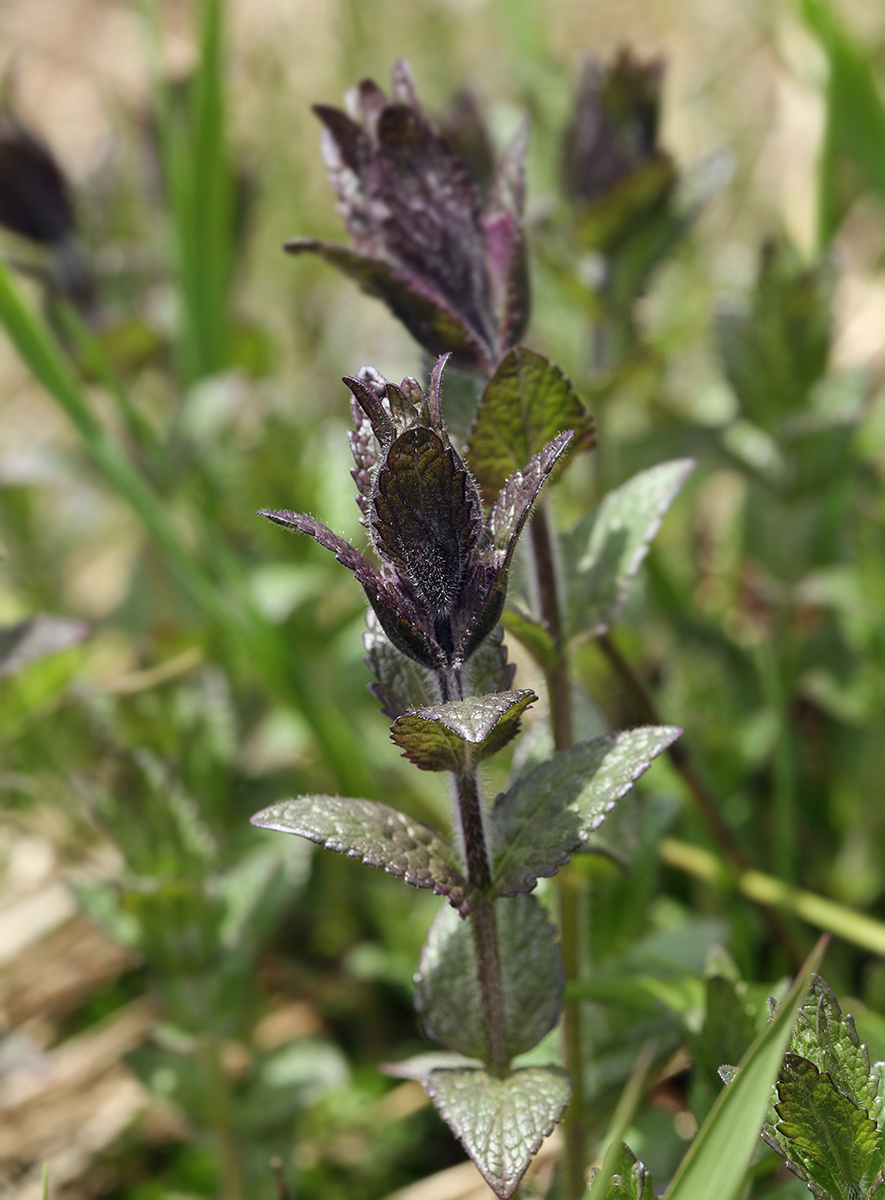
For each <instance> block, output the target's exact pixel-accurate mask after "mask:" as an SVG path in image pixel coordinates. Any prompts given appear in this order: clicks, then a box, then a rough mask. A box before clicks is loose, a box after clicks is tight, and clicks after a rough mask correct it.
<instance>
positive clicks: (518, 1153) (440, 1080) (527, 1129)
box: [424, 1067, 571, 1200]
mask: <svg viewBox="0 0 885 1200" xmlns="http://www.w3.org/2000/svg"><path fill="white" fill-rule="evenodd" d="M424 1086H425V1088H426V1089H427V1092H428V1094H429V1095H430V1098H431V1099H432V1100H433V1103H434V1104H435V1105H436V1107H437V1108H438V1109H439V1113H440V1116H441V1117H442V1118H443V1120H444V1121H445V1122H446V1123H447V1124H448V1125H449V1126H450V1127H451V1129H452V1130H453V1131H454V1133H455V1135H456V1136H457V1137H458V1138H460V1139H461V1144H462V1145H463V1146H464V1149H465V1150H466V1151H467V1153H468V1154H469V1155H470V1157H471V1158H472V1159H473V1161H474V1162H475V1163H476V1165H477V1167H479V1170H480V1173H481V1174H482V1176H483V1178H484V1179H485V1181H486V1182H487V1183H488V1185H489V1187H490V1188H491V1189H492V1191H493V1192H495V1194H496V1195H497V1196H500V1197H501V1200H507V1197H509V1196H512V1195H513V1193H514V1192H515V1191H516V1189H517V1187H518V1186H519V1181H520V1179H522V1177H523V1175H524V1174H525V1171H526V1168H527V1167H528V1165H529V1163H530V1162H531V1161H532V1158H533V1157H534V1155H535V1153H536V1152H537V1150H538V1148H539V1147H540V1145H541V1143H542V1142H543V1140H544V1138H545V1137H546V1136H547V1134H549V1133H551V1132H552V1130H553V1126H554V1125H555V1124H556V1122H557V1121H558V1120H559V1119H560V1117H561V1116H562V1114H563V1112H564V1110H565V1106H566V1104H567V1103H568V1099H569V1095H570V1093H571V1082H570V1080H569V1077H568V1076H567V1075H566V1073H565V1071H562V1070H560V1068H558V1067H526V1068H523V1069H522V1070H519V1071H514V1072H512V1073H511V1074H509V1075H506V1076H505V1077H504V1078H503V1079H501V1078H499V1077H498V1076H496V1075H492V1074H491V1073H490V1072H489V1071H486V1070H484V1069H482V1068H474V1069H473V1070H469V1069H467V1068H463V1067H462V1068H460V1069H457V1070H437V1071H431V1072H430V1074H429V1075H428V1076H427V1078H426V1081H425V1084H424Z"/></svg>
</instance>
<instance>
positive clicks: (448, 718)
mask: <svg viewBox="0 0 885 1200" xmlns="http://www.w3.org/2000/svg"><path fill="white" fill-rule="evenodd" d="M537 699H538V697H537V696H536V695H535V693H534V692H531V691H521V692H498V693H493V694H492V695H489V696H474V697H471V698H470V699H468V700H452V701H450V702H449V703H448V704H437V705H434V706H430V707H426V708H420V709H418V710H417V711H415V712H410V713H406V714H405V716H402V717H400V718H399V719H398V720H397V721H396V722H395V724H394V726H393V728H392V729H391V731H390V736H391V738H392V739H393V741H394V742H396V744H397V745H398V746H400V747H401V748H402V750H403V751H404V755H405V757H406V758H408V759H409V761H410V762H413V763H414V764H415V765H416V766H417V767H420V768H421V770H422V771H457V772H460V771H464V770H466V769H468V768H469V767H470V766H471V765H472V764H474V763H479V762H482V760H483V759H484V758H488V757H489V755H491V754H495V753H496V752H497V751H498V750H500V749H501V747H502V746H506V745H507V743H508V742H509V741H510V740H511V738H513V737H515V736H516V733H517V731H518V730H519V721H520V717H521V716H522V714H523V713H524V712H525V710H526V708H528V706H529V705H530V704H533V703H534V702H535V701H536V700H537Z"/></svg>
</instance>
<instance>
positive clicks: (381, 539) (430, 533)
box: [262, 359, 572, 673]
mask: <svg viewBox="0 0 885 1200" xmlns="http://www.w3.org/2000/svg"><path fill="white" fill-rule="evenodd" d="M444 364H445V359H440V361H439V362H438V363H437V364H436V367H435V368H434V371H433V376H432V378H431V381H430V388H429V390H428V392H427V394H425V393H424V391H423V389H422V388H421V386H420V385H419V384H418V382H417V381H416V380H414V379H408V378H407V379H404V380H403V382H402V383H401V384H400V386H399V387H396V386H395V385H394V384H392V383H388V382H387V381H386V380H385V379H383V377H382V376H380V375H379V374H378V372H376V371H374V370H372V369H371V368H370V369H364V370H363V371H362V372H361V373H360V377H358V378H354V379H346V380H345V383H346V384H347V385H348V387H349V388H350V389H351V392H352V394H353V401H352V409H353V416H354V426H355V427H354V430H353V432H352V433H351V434H350V446H351V451H352V453H353V459H354V464H355V466H354V469H353V472H352V474H353V478H354V481H355V482H356V485H357V503H358V504H359V506H360V510H361V512H362V514H363V521H364V523H365V525H366V527H367V529H368V532H369V536H370V538H371V541H372V546H373V548H374V550H375V552H376V554H377V556H378V558H379V560H380V562H381V566H380V569H379V568H377V567H375V566H374V565H373V564H372V563H371V562H370V561H369V560H368V559H367V558H366V557H365V556H364V555H362V554H361V553H360V552H359V551H358V550H355V549H354V548H353V546H351V545H350V544H349V543H348V542H346V541H344V539H343V538H340V537H338V536H337V535H336V534H334V533H333V532H332V531H331V530H330V529H327V528H326V526H325V525H321V524H320V523H319V522H318V521H316V520H314V518H313V517H309V516H306V515H304V514H303V513H293V512H287V511H273V510H267V509H263V510H262V515H263V516H266V517H268V518H269V519H270V520H272V521H275V522H276V523H277V524H279V525H285V526H288V527H289V528H291V529H298V530H300V531H301V532H302V533H308V534H310V536H311V537H313V538H315V539H316V541H318V542H319V543H320V544H321V545H323V546H325V547H326V548H327V549H329V550H331V551H333V553H334V554H335V556H336V557H337V558H338V560H339V562H341V563H343V564H344V565H345V566H346V567H348V568H349V569H350V570H351V571H353V573H354V575H355V576H356V578H357V579H358V580H359V582H360V583H361V584H362V585H363V588H364V589H365V592H366V595H367V596H368V598H369V603H370V604H371V605H372V608H373V609H374V611H375V614H376V616H377V618H378V621H379V623H380V625H381V628H382V629H383V630H384V632H385V634H386V635H387V637H388V638H389V640H390V641H391V643H392V644H393V645H394V646H395V647H396V648H397V649H398V650H399V651H400V652H401V653H402V654H404V655H406V656H407V657H408V658H410V659H412V660H413V661H414V662H417V663H419V664H420V665H421V666H422V667H426V668H429V669H431V670H433V671H436V672H442V673H446V672H452V671H458V670H460V668H461V667H462V666H463V664H464V663H465V662H466V661H467V660H468V659H469V658H470V656H471V655H472V654H473V653H474V652H475V651H476V650H477V649H478V648H479V646H480V645H481V643H482V642H483V641H484V639H485V638H486V637H488V635H489V634H490V633H491V632H492V631H493V630H494V628H495V626H496V625H497V624H498V621H499V619H500V617H501V612H502V610H503V607H504V598H505V595H506V591H507V576H508V572H509V570H510V563H511V560H512V557H513V552H514V549H515V547H516V540H517V538H518V536H519V534H520V531H521V530H522V527H523V525H524V524H525V521H526V519H527V517H528V514H529V511H530V509H531V506H532V504H533V503H534V500H535V498H536V497H537V495H538V492H539V491H540V490H541V487H542V485H543V483H544V481H545V479H546V478H547V476H548V475H549V474H550V471H551V470H552V469H553V466H554V464H555V463H556V461H557V460H558V458H559V457H560V455H561V454H562V453H563V451H564V450H565V448H566V446H567V444H568V442H569V440H570V438H571V436H572V435H571V433H570V432H569V433H563V434H560V436H559V437H557V438H555V439H554V441H552V442H551V443H550V444H549V445H548V446H545V447H544V449H543V450H542V451H541V452H540V453H539V454H536V455H535V456H534V458H532V459H531V461H530V462H529V463H528V465H527V466H526V467H525V468H524V470H522V471H516V472H514V473H513V475H511V476H510V478H509V479H508V480H507V482H506V484H505V485H504V487H503V488H502V490H501V492H500V494H499V496H498V498H497V500H496V501H495V503H494V504H493V506H492V508H491V511H490V512H489V513H488V515H487V516H485V517H484V515H483V510H482V503H481V500H480V494H479V490H478V488H477V486H476V484H475V483H474V481H473V478H472V476H471V475H470V473H469V471H468V470H467V468H466V466H465V465H464V463H463V462H462V461H461V458H460V456H459V455H458V453H457V451H456V450H455V449H454V447H453V446H452V444H451V442H450V441H449V437H448V434H447V433H446V431H445V428H444V427H443V424H442V419H441V416H440V398H439V385H440V376H441V374H442V368H443V366H444Z"/></svg>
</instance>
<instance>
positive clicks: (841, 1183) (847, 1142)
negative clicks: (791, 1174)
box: [775, 1053, 883, 1200]
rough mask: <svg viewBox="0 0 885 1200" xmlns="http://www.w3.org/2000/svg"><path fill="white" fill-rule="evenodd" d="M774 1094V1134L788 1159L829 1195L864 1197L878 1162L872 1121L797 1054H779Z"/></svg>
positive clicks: (878, 1143)
mask: <svg viewBox="0 0 885 1200" xmlns="http://www.w3.org/2000/svg"><path fill="white" fill-rule="evenodd" d="M777 1094H778V1103H777V1104H776V1106H775V1107H776V1110H777V1115H778V1117H779V1121H778V1124H777V1133H778V1134H779V1135H780V1136H779V1141H780V1142H781V1144H782V1145H783V1146H784V1148H785V1150H786V1153H787V1156H788V1158H789V1159H792V1160H795V1161H796V1162H798V1163H799V1165H800V1166H801V1167H803V1168H804V1170H805V1171H806V1172H807V1174H808V1176H809V1178H810V1179H811V1180H813V1181H814V1182H815V1183H817V1184H818V1185H819V1186H820V1187H822V1188H824V1189H825V1191H826V1192H827V1193H828V1194H829V1195H830V1196H831V1197H834V1198H836V1197H840V1198H841V1197H845V1198H846V1200H853V1198H854V1197H858V1198H862V1197H864V1196H865V1195H866V1194H867V1188H868V1187H869V1185H870V1184H871V1183H872V1181H873V1179H874V1178H875V1176H876V1174H877V1172H878V1171H879V1168H880V1167H881V1166H882V1157H883V1146H882V1133H881V1130H879V1129H878V1127H877V1126H876V1122H875V1121H873V1120H872V1119H871V1118H870V1117H868V1116H867V1114H866V1113H865V1112H864V1111H863V1109H861V1108H858V1106H857V1105H856V1104H855V1103H854V1101H853V1100H850V1099H849V1098H848V1096H846V1095H844V1093H842V1092H840V1091H837V1089H836V1087H835V1086H834V1084H833V1081H832V1079H831V1078H830V1077H829V1075H828V1074H827V1073H826V1072H820V1071H819V1070H818V1069H817V1067H816V1066H815V1065H814V1063H812V1062H809V1061H808V1059H807V1058H802V1057H801V1055H798V1054H793V1053H787V1054H786V1055H785V1057H784V1063H783V1067H782V1068H781V1074H780V1078H779V1079H778V1082H777Z"/></svg>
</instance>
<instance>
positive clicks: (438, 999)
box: [415, 896, 565, 1061]
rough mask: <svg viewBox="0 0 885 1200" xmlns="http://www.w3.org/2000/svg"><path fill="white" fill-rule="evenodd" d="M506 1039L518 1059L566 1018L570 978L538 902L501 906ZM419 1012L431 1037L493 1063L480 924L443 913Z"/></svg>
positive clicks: (424, 962) (429, 947)
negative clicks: (476, 931) (479, 955)
mask: <svg viewBox="0 0 885 1200" xmlns="http://www.w3.org/2000/svg"><path fill="white" fill-rule="evenodd" d="M495 917H496V921H497V932H498V946H499V950H500V969H501V987H502V990H503V993H504V1020H505V1024H504V1037H505V1042H506V1047H507V1053H508V1055H509V1056H510V1057H511V1058H513V1057H515V1056H516V1055H517V1054H524V1053H525V1052H526V1051H527V1050H531V1048H532V1046H535V1045H537V1043H538V1042H539V1041H540V1040H541V1038H542V1037H543V1036H544V1035H545V1034H546V1033H548V1032H549V1031H550V1030H551V1029H552V1028H553V1026H554V1025H555V1024H556V1022H557V1020H558V1019H559V1013H560V1009H561V1008H562V996H563V989H564V987H565V977H564V975H563V969H562V959H561V958H560V954H559V945H558V943H557V940H556V931H555V930H554V928H553V926H552V925H551V923H550V920H549V918H548V916H547V913H546V911H545V909H544V908H543V906H542V905H541V904H539V903H538V901H537V900H536V899H535V897H534V896H517V897H515V898H514V899H512V900H502V901H498V903H496V904H495ZM415 983H416V986H415V1007H416V1008H417V1010H418V1012H419V1013H420V1014H421V1018H422V1023H423V1025H424V1028H425V1030H426V1032H427V1034H428V1036H429V1037H431V1038H433V1040H434V1041H437V1042H439V1043H440V1044H441V1045H443V1046H448V1047H449V1048H450V1049H452V1050H458V1051H460V1053H462V1054H466V1055H467V1056H468V1058H479V1059H482V1060H483V1061H486V1060H487V1058H488V1043H487V1038H486V1030H485V1020H484V1015H483V1005H482V993H481V991H480V985H479V974H478V967H477V959H476V947H475V944H474V937H473V926H472V922H471V921H470V920H469V919H468V920H461V919H460V918H459V917H458V916H457V915H456V914H455V913H454V912H452V910H451V909H450V908H446V907H443V908H441V909H440V911H439V913H438V914H437V916H436V918H435V919H434V921H433V924H432V925H431V927H430V931H429V933H428V935H427V941H426V942H425V944H424V949H423V951H422V953H421V963H420V966H419V968H418V974H417V975H416V977H415Z"/></svg>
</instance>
